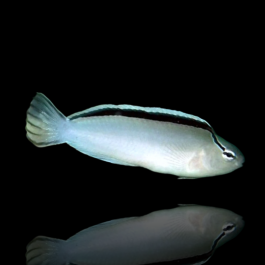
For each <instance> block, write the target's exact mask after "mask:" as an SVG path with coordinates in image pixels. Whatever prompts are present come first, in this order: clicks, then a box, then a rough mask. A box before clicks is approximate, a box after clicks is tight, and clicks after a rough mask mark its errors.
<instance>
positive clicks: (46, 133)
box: [26, 93, 68, 147]
mask: <svg viewBox="0 0 265 265" xmlns="http://www.w3.org/2000/svg"><path fill="white" fill-rule="evenodd" d="M26 122H27V124H26V130H27V138H28V139H29V140H30V141H31V142H32V143H33V144H34V145H36V146H38V147H45V146H49V145H54V144H61V143H63V142H64V139H63V133H64V132H65V130H66V128H67V124H68V119H67V118H66V117H65V116H64V115H63V114H62V113H61V112H60V111H59V110H58V109H57V108H56V107H55V106H54V105H53V104H52V102H51V101H50V100H49V99H48V98H47V97H45V96H44V95H43V94H42V93H37V95H36V96H35V97H34V98H33V100H32V101H31V104H30V107H29V109H28V111H27V120H26Z"/></svg>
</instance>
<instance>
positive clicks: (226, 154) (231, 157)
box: [222, 149, 236, 161]
mask: <svg viewBox="0 0 265 265" xmlns="http://www.w3.org/2000/svg"><path fill="white" fill-rule="evenodd" d="M222 155H223V158H224V159H226V160H228V161H232V160H234V159H235V158H236V154H235V153H234V152H232V151H230V150H227V149H225V150H224V151H223V154H222Z"/></svg>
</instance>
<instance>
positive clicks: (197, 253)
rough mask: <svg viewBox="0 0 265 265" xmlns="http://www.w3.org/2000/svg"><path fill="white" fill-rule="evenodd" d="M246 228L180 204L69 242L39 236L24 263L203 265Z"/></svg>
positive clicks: (215, 212) (215, 211) (235, 219)
mask: <svg viewBox="0 0 265 265" xmlns="http://www.w3.org/2000/svg"><path fill="white" fill-rule="evenodd" d="M243 227H244V220H243V218H242V217H241V216H240V215H238V214H235V213H234V212H232V211H230V210H226V209H222V208H215V207H209V206H201V205H181V206H179V207H177V208H173V209H167V210H159V211H155V212H151V213H149V214H147V215H144V216H141V217H129V218H121V219H115V220H111V221H108V222H104V223H101V224H98V225H95V226H91V227H89V228H87V229H84V230H82V231H80V232H78V233H77V234H75V235H73V236H72V237H70V238H69V239H67V240H61V239H55V238H49V237H45V236H37V237H36V238H34V239H33V240H32V241H31V242H30V243H29V244H28V245H27V247H26V248H27V252H26V260H27V265H44V264H45V265H64V264H65V265H66V264H74V265H111V264H113V265H114V264H115V265H140V264H150V263H158V262H169V261H173V260H174V261H177V262H178V264H203V263H205V262H206V261H208V260H209V259H210V258H211V256H212V255H213V253H214V252H215V250H216V249H217V248H219V247H220V246H222V245H223V244H225V243H226V242H228V241H230V240H231V239H233V238H234V237H236V236H237V235H238V234H239V233H240V232H241V231H242V229H243Z"/></svg>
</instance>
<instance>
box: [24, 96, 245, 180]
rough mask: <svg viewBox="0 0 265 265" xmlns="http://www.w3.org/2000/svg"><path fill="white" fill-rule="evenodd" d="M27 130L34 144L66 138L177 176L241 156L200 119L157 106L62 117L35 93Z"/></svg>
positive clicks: (233, 165)
mask: <svg viewBox="0 0 265 265" xmlns="http://www.w3.org/2000/svg"><path fill="white" fill-rule="evenodd" d="M26 131H27V133H26V136H27V138H28V139H29V140H30V141H31V142H32V143H33V144H34V145H35V146H37V147H45V146H50V145H56V144H62V143H67V144H68V145H70V146H72V147H73V148H75V149H77V150H78V151H80V152H81V153H84V154H86V155H88V156H90V157H93V158H97V159H100V160H103V161H106V162H110V163H113V164H119V165H126V166H134V167H136V166H138V167H143V168H146V169H149V170H151V171H154V172H158V173H163V174H171V175H175V176H178V177H179V178H180V179H181V178H182V179H185V178H190V179H194V178H202V177H210V176H216V175H223V174H227V173H230V172H232V171H234V170H236V169H238V168H240V167H241V166H242V165H243V163H244V160H245V159H244V156H243V154H242V153H241V151H240V150H239V149H238V148H237V147H236V146H234V145H233V144H231V143H229V142H228V141H226V140H224V139H223V138H221V137H220V136H218V135H217V134H216V133H215V132H214V130H213V128H212V127H211V126H210V124H209V123H208V122H206V121H205V120H203V119H201V118H199V117H197V116H194V115H191V114H186V113H183V112H181V111H176V110H168V109H163V108H158V107H157V108H156V107H138V106H132V105H111V104H105V105H99V106H96V107H91V108H89V109H87V110H84V111H81V112H77V113H74V114H72V115H70V116H68V117H66V116H64V115H63V114H62V113H61V112H60V111H59V110H58V109H57V108H56V107H55V106H54V105H53V103H52V102H51V101H50V100H49V99H48V98H47V97H46V96H45V95H43V94H42V93H37V94H36V96H35V97H34V98H33V100H32V101H31V104H30V107H29V109H28V111H27V118H26Z"/></svg>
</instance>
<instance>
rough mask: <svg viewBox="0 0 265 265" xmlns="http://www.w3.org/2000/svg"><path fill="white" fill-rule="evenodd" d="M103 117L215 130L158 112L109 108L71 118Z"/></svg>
mask: <svg viewBox="0 0 265 265" xmlns="http://www.w3.org/2000/svg"><path fill="white" fill-rule="evenodd" d="M101 116H125V117H132V118H141V119H147V120H155V121H164V122H172V123H177V124H183V125H189V126H193V127H197V128H202V129H205V130H208V131H210V132H212V131H213V129H212V128H211V127H210V126H209V125H208V124H207V123H204V122H201V121H199V120H195V119H191V118H188V117H182V116H177V115H171V114H167V113H158V112H155V113H154V112H147V111H143V110H131V109H127V110H126V109H118V108H116V109H115V108H108V109H100V110H95V111H89V112H84V113H81V114H77V115H74V116H73V117H71V118H70V120H75V119H78V118H88V117H101Z"/></svg>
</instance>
